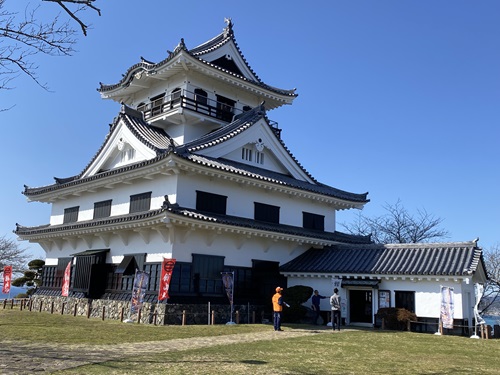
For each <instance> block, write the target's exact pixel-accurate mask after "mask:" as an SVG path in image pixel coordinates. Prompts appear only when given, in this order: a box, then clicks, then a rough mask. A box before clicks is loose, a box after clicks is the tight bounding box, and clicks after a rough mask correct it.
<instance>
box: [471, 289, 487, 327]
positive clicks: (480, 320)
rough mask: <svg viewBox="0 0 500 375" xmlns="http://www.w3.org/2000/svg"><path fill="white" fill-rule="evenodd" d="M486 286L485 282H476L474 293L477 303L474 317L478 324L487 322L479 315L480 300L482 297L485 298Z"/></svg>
mask: <svg viewBox="0 0 500 375" xmlns="http://www.w3.org/2000/svg"><path fill="white" fill-rule="evenodd" d="M483 292H484V287H483V284H479V283H476V284H474V295H475V297H476V304H475V305H474V319H475V320H476V325H478V324H485V323H486V322H485V321H484V319H483V318H482V317H481V315H479V310H478V306H479V302H481V298H483Z"/></svg>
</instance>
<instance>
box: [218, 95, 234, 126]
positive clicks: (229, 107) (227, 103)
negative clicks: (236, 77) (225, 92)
mask: <svg viewBox="0 0 500 375" xmlns="http://www.w3.org/2000/svg"><path fill="white" fill-rule="evenodd" d="M235 104H236V101H234V100H232V99H229V98H226V97H225V96H222V95H217V118H218V119H221V120H223V121H227V122H230V121H232V120H233V115H234V113H233V112H234V105H235Z"/></svg>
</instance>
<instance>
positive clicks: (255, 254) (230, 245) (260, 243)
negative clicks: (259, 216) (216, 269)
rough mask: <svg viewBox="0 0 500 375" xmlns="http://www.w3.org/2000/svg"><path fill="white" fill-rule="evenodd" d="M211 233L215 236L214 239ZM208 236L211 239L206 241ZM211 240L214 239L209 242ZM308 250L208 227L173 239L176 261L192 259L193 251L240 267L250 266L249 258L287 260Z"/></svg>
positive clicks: (281, 261)
mask: <svg viewBox="0 0 500 375" xmlns="http://www.w3.org/2000/svg"><path fill="white" fill-rule="evenodd" d="M211 236H215V237H214V238H213V239H212V237H211ZM207 239H210V240H209V241H208V242H207ZM211 241H213V242H211ZM307 249H308V247H307V246H304V245H300V246H299V245H298V244H296V243H291V242H287V241H283V242H274V241H272V240H268V239H263V238H258V237H250V238H248V237H245V238H241V235H238V234H231V233H226V232H222V234H214V233H213V232H212V231H208V230H195V231H193V232H190V233H189V235H188V238H187V240H186V241H185V242H179V240H178V239H176V241H175V243H174V245H173V257H174V258H175V259H177V260H178V261H182V262H191V261H192V254H193V253H195V254H207V255H217V256H224V257H225V260H224V264H225V265H230V266H239V267H252V259H258V260H266V261H274V262H280V264H283V263H286V262H288V261H290V260H292V259H293V258H295V257H297V256H299V255H300V254H302V253H303V252H304V251H306V250H307Z"/></svg>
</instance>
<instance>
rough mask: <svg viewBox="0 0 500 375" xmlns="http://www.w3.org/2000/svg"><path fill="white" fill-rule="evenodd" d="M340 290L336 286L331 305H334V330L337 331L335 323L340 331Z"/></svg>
mask: <svg viewBox="0 0 500 375" xmlns="http://www.w3.org/2000/svg"><path fill="white" fill-rule="evenodd" d="M338 293H339V290H338V289H337V288H335V289H334V290H333V295H332V296H331V297H330V305H331V306H332V330H334V331H335V325H336V326H337V329H338V330H339V331H340V296H339V295H338Z"/></svg>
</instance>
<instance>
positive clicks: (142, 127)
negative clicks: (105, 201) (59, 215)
mask: <svg viewBox="0 0 500 375" xmlns="http://www.w3.org/2000/svg"><path fill="white" fill-rule="evenodd" d="M120 120H122V121H123V123H124V124H125V126H126V127H127V128H128V129H129V130H130V131H131V132H132V133H133V134H134V135H135V136H136V137H137V139H138V140H139V141H141V142H142V143H143V144H145V145H146V146H147V147H149V148H150V149H152V150H154V151H155V152H156V154H157V155H158V158H153V159H150V160H148V161H146V162H140V163H135V164H130V165H127V166H124V167H121V168H116V169H112V170H110V171H105V172H101V173H98V174H95V175H92V176H89V177H86V178H82V176H83V174H84V173H85V172H86V171H87V169H88V168H89V167H90V166H91V165H92V163H93V162H94V161H95V160H96V158H97V157H98V156H99V154H100V153H101V152H102V150H103V149H104V148H105V146H106V145H107V143H108V140H109V139H110V137H111V135H112V134H113V132H114V131H115V130H116V129H117V126H118V123H119V121H120ZM174 146H175V145H174V141H173V140H172V139H171V138H170V136H169V135H168V134H167V133H165V131H163V129H160V128H157V127H154V126H151V125H149V124H148V123H147V122H145V121H144V120H143V118H142V113H141V112H138V111H136V110H133V109H132V108H129V107H127V106H125V105H122V107H121V110H120V113H119V114H118V116H117V117H116V118H115V119H114V121H113V123H112V124H111V125H110V130H109V133H108V134H107V135H106V137H105V139H104V142H103V143H102V145H101V147H100V148H99V150H98V151H97V152H96V153H95V154H94V156H93V157H92V159H91V160H90V162H89V163H88V164H87V165H86V166H85V168H84V170H83V171H82V172H81V173H80V174H78V175H76V176H72V177H67V178H58V177H54V180H55V182H56V183H55V184H52V185H47V186H41V187H28V186H26V185H24V192H23V194H24V195H26V196H35V195H38V194H44V193H47V192H50V191H54V190H57V189H59V188H62V187H68V186H72V185H75V184H81V183H85V182H88V181H93V180H96V179H99V178H103V177H107V176H110V175H115V174H119V173H122V172H125V171H129V170H131V169H136V168H140V167H142V166H144V165H146V164H151V163H154V162H156V161H157V160H158V159H159V158H161V157H163V156H164V155H166V154H167V153H168V151H169V150H171V149H172V148H173V147H174Z"/></svg>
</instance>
